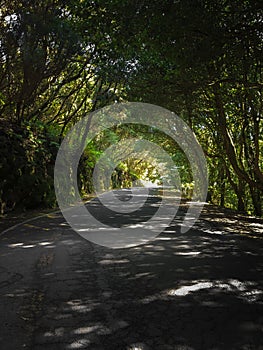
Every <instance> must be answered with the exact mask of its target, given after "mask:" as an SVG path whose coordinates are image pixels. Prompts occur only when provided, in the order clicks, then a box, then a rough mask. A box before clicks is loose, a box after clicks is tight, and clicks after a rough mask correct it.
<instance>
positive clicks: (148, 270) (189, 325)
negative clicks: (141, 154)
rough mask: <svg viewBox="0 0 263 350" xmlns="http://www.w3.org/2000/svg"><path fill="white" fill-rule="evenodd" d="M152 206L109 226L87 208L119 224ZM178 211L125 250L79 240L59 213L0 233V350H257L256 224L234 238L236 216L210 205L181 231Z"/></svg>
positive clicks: (262, 305)
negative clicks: (143, 240)
mask: <svg viewBox="0 0 263 350" xmlns="http://www.w3.org/2000/svg"><path fill="white" fill-rule="evenodd" d="M120 195H122V192H120ZM126 199H127V198H126ZM158 201H159V199H158V198H157V197H155V198H154V196H153V197H152V199H151V200H150V201H148V202H147V203H146V205H145V207H144V208H143V209H142V210H141V211H140V212H139V213H137V216H136V215H126V214H123V215H120V214H119V215H117V216H112V217H111V222H109V218H110V217H109V213H108V212H107V209H106V208H104V207H103V205H102V204H100V202H98V200H96V199H95V200H93V201H92V202H90V203H89V204H88V207H89V208H90V211H91V212H93V215H95V216H96V215H97V218H99V217H100V218H101V220H102V219H103V218H104V219H103V220H104V221H105V222H106V221H107V223H108V224H109V223H111V224H112V226H113V227H114V226H117V227H119V228H122V227H124V226H125V224H127V220H128V221H129V223H131V222H135V223H136V222H137V223H138V222H140V221H141V220H145V219H146V218H147V217H148V216H149V215H151V213H154V212H155V210H156V209H155V208H156V205H157V206H158V203H159V202H158ZM209 211H210V215H209V218H210V219H209V220H208V219H207V218H206V215H207V213H209ZM185 212H186V207H185V206H184V205H182V206H181V207H180V208H179V210H178V213H177V215H176V217H175V220H174V221H173V222H172V223H171V224H170V226H169V227H168V228H167V229H166V230H165V232H163V233H161V234H160V235H158V236H157V237H156V238H155V239H154V240H152V241H150V242H148V243H145V244H143V245H139V246H135V247H129V248H126V249H111V248H107V247H103V246H100V245H96V244H94V243H91V242H89V241H87V240H85V239H84V238H83V237H81V236H79V235H78V234H77V233H76V232H74V231H73V230H72V229H71V228H70V227H69V225H68V224H67V223H66V222H65V219H64V218H63V217H62V215H61V214H60V213H55V214H49V215H46V216H45V217H41V218H38V219H35V220H33V221H29V222H26V223H24V224H22V225H19V226H17V227H15V228H13V229H11V230H9V231H8V232H6V233H4V234H2V235H1V236H0V240H1V244H0V296H1V304H0V324H1V329H0V349H5V350H13V349H14V350H20V349H34V350H42V349H43V350H44V349H45V350H46V349H47V350H53V349H54V350H55V349H56V350H57V349H91V350H99V349H100V350H102V349H103V350H129V349H134V350H135V349H137V350H146V349H156V350H159V349H160V350H173V349H174V350H179V349H180V350H183V349H185V350H186V349H188V350H199V349H200V350H206V349H209V350H221V349H222V350H223V349H224V350H225V349H231V350H232V349H240V350H241V349H242V350H248V349H255V350H259V349H263V334H262V331H263V312H262V311H263V297H262V295H263V293H262V284H263V283H262V271H263V258H262V251H263V244H262V239H261V238H260V237H262V235H261V233H262V231H263V223H262V221H257V220H256V219H255V220H253V219H250V220H248V221H247V222H246V224H247V226H249V230H250V233H251V235H249V236H246V235H241V233H242V232H241V231H242V230H241V228H240V227H241V226H240V221H239V220H241V219H239V218H238V217H235V218H233V217H231V218H228V219H227V220H224V217H223V215H222V212H220V211H214V212H212V209H211V210H210V209H209V208H208V209H206V213H205V214H203V215H202V216H201V218H200V220H199V221H198V222H197V223H196V224H195V226H194V227H193V228H192V229H191V230H190V231H189V232H187V233H185V234H182V233H180V229H179V228H180V223H182V220H183V217H184V215H185ZM211 218H212V219H211ZM219 219H221V223H220V220H219ZM231 220H232V221H231ZM216 222H217V223H218V224H217V225H214V223H216ZM253 233H255V235H253Z"/></svg>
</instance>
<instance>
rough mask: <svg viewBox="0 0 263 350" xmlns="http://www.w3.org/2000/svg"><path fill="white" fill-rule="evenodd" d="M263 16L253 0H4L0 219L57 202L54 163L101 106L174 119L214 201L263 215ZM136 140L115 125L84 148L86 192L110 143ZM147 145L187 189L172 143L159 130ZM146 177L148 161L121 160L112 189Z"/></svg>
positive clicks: (140, 132) (0, 13) (0, 18)
mask: <svg viewBox="0 0 263 350" xmlns="http://www.w3.org/2000/svg"><path fill="white" fill-rule="evenodd" d="M262 18H263V11H262V5H261V2H260V1H257V0H239V1H238V0H234V1H231V2H230V1H227V0H215V1H213V2H211V1H208V0H197V1H190V0H177V1H171V0H169V1H168V0H165V1H162V2H160V1H156V0H154V1H147V0H146V1H131V0H125V1H118V0H98V1H90V0H82V1H76V0H70V1H64V0H55V1H53V0H52V1H51V0H44V1H41V2H40V1H35V0H33V1H29V0H22V1H6V0H4V1H1V10H0V77H1V78H0V86H1V90H0V118H1V119H0V127H1V130H0V132H1V133H0V144H1V168H0V178H1V185H0V201H1V203H2V212H3V211H4V210H6V209H5V208H13V207H14V206H18V205H22V206H26V207H28V206H29V203H32V205H33V206H34V205H35V204H33V203H37V204H44V205H54V204H55V197H54V189H53V168H54V162H55V157H56V152H57V149H58V147H59V144H60V143H61V140H62V139H63V137H64V136H65V134H66V132H67V131H68V130H69V128H70V127H71V126H72V125H73V124H74V123H75V122H76V121H78V120H80V119H81V118H83V117H84V116H86V115H87V114H88V113H90V112H92V111H94V110H96V109H99V108H101V107H103V106H105V105H108V104H111V103H114V102H118V101H141V102H148V103H152V104H156V105H160V106H162V107H165V108H167V109H169V110H171V111H174V112H175V113H176V114H177V115H179V116H180V117H181V118H182V119H183V120H184V121H185V122H187V124H188V125H189V126H190V128H191V129H192V130H193V132H194V133H195V134H196V136H197V138H198V140H199V142H200V144H201V145H202V147H203V150H204V152H205V155H206V157H207V162H208V166H209V185H210V187H209V188H210V194H211V200H212V201H213V202H214V203H215V204H218V205H221V206H227V207H231V208H236V209H239V210H241V211H244V212H248V213H254V214H256V215H259V216H261V215H262V194H263V132H262V126H263V118H262V107H263V104H262V87H263V83H262V39H263V30H262V26H263V22H262ZM132 134H136V135H137V136H139V137H142V138H143V137H146V136H145V135H146V134H148V133H147V130H146V129H145V128H143V127H142V128H138V127H136V126H130V127H121V126H120V127H118V128H116V129H114V130H109V131H108V132H107V133H104V134H103V135H98V137H97V138H96V139H94V140H93V142H91V143H90V144H89V145H88V147H87V149H86V150H85V152H84V153H83V156H82V158H81V160H80V164H79V186H80V190H81V191H82V192H83V193H86V192H92V190H93V188H92V183H91V176H92V172H93V169H94V166H95V163H96V161H97V159H98V158H99V156H100V154H101V153H102V152H103V149H105V147H106V145H107V144H109V143H112V142H117V141H118V140H120V139H121V138H125V137H127V135H132ZM147 137H148V138H153V141H154V142H156V143H158V144H160V145H161V146H162V147H166V149H168V150H169V153H170V154H171V155H172V156H173V158H174V160H175V163H176V164H178V166H179V168H180V169H181V170H180V172H181V173H180V175H181V178H182V183H183V185H184V186H186V187H187V186H188V187H189V188H190V187H191V186H192V185H191V181H192V179H191V176H189V171H188V170H189V169H188V164H187V162H186V161H185V157H184V155H183V152H182V151H181V150H180V149H179V148H178V145H175V144H173V142H172V141H171V140H169V139H167V137H166V136H165V135H162V134H161V133H158V132H156V133H153V134H150V136H149V135H148V136H147ZM146 169H149V172H148V178H149V179H156V176H157V174H156V173H155V172H154V171H153V168H151V166H150V165H149V164H147V163H145V162H140V163H138V162H136V161H135V160H131V159H127V161H126V162H122V163H121V164H120V165H119V167H118V168H116V171H115V173H114V175H113V180H112V181H113V186H127V185H129V184H130V183H131V182H132V181H134V179H135V178H140V177H141V176H142V175H143V174H144V175H143V176H146V175H145V174H146ZM8 174H9V175H8ZM157 177H158V176H157ZM25 197H26V198H27V200H26V201H25Z"/></svg>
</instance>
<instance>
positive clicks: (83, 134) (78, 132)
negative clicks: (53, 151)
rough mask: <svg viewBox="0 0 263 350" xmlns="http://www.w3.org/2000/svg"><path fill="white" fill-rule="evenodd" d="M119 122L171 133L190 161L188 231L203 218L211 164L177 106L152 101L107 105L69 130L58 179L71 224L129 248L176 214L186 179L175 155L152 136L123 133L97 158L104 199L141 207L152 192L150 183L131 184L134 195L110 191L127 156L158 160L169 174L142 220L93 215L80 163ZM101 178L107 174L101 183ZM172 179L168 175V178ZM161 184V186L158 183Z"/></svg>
mask: <svg viewBox="0 0 263 350" xmlns="http://www.w3.org/2000/svg"><path fill="white" fill-rule="evenodd" d="M120 124H139V125H146V126H148V127H150V128H152V129H154V130H158V131H160V132H162V133H165V134H167V136H169V137H171V138H172V139H173V140H174V141H175V142H176V143H177V145H178V146H179V147H180V148H181V150H182V152H184V154H185V156H186V158H187V159H188V161H189V164H190V167H191V172H192V178H193V181H194V184H195V186H194V189H193V195H192V200H191V202H190V204H189V208H188V210H187V213H186V215H185V217H184V221H183V223H182V224H181V227H180V230H181V232H182V233H185V232H187V231H188V230H189V229H190V228H191V227H192V226H193V225H194V223H195V222H196V220H197V219H198V217H199V215H200V213H201V210H202V208H203V205H204V203H205V201H206V196H207V187H208V179H207V164H206V160H205V156H204V153H203V151H202V148H201V146H200V145H199V143H198V141H197V139H196V137H195V135H194V133H193V132H192V130H191V129H190V128H189V127H188V125H187V124H186V123H185V122H184V121H183V120H182V119H180V118H179V117H178V116H177V115H175V114H174V113H173V112H171V111H169V110H167V109H164V108H162V107H159V106H155V105H152V104H147V103H137V102H129V103H119V104H113V105H110V106H107V107H104V108H102V109H100V110H98V111H95V112H93V113H91V114H90V115H88V116H86V117H85V118H83V119H82V120H80V121H79V122H78V123H76V124H75V125H74V126H73V127H72V129H71V130H70V131H69V132H68V133H67V135H66V137H65V138H64V140H63V142H62V144H61V146H60V148H59V151H58V155H57V159H56V164H55V172H54V185H55V191H56V198H57V202H58V205H59V208H60V210H61V212H62V214H63V216H64V217H65V219H66V221H67V222H68V224H69V225H70V226H71V227H72V229H74V230H75V231H76V232H77V233H78V234H79V235H80V236H82V237H83V238H85V239H86V240H89V241H91V242H93V243H96V244H99V245H102V246H106V247H110V248H126V247H133V246H137V245H140V244H144V243H147V242H148V241H150V240H153V239H154V238H155V237H157V236H158V235H159V234H160V233H161V232H163V231H164V230H165V229H166V228H167V227H169V225H170V223H171V222H172V221H173V219H174V218H175V217H176V214H177V210H178V207H179V204H180V200H181V198H180V191H179V195H178V189H180V188H181V179H180V175H179V172H178V170H177V166H176V164H174V161H173V159H172V157H171V156H170V155H169V154H168V153H167V152H166V151H165V150H164V149H162V148H161V147H160V145H157V144H155V143H153V142H150V141H149V140H144V139H139V138H130V137H127V138H126V139H125V138H122V140H121V141H119V142H118V143H115V144H112V145H110V146H109V147H108V148H107V149H105V150H104V152H103V154H102V155H101V156H100V158H99V159H98V161H97V163H96V165H95V169H94V173H93V184H94V188H95V191H96V194H97V196H98V197H99V199H100V201H101V202H102V204H103V205H104V206H105V207H107V209H110V210H112V211H114V212H117V213H132V212H136V211H137V210H139V209H140V208H141V207H142V206H143V205H145V202H146V201H147V198H148V197H149V196H150V191H149V188H150V187H151V186H149V184H148V185H147V184H146V183H145V186H144V187H142V188H138V187H136V185H135V187H133V188H131V198H130V200H127V201H123V200H120V198H119V197H118V196H116V195H115V194H114V191H110V179H111V175H112V172H113V171H114V169H115V167H116V166H117V165H118V164H119V163H120V162H121V161H123V160H126V159H127V158H128V156H130V155H131V154H132V158H135V159H143V160H144V161H147V162H148V163H149V162H153V163H154V166H155V167H156V169H157V170H158V171H159V173H160V172H163V171H165V173H166V177H165V179H164V180H163V184H162V189H161V192H162V197H161V201H160V202H159V204H158V208H157V210H156V211H155V212H154V214H153V215H152V217H151V218H149V219H147V220H145V221H143V222H140V223H139V224H137V225H134V224H133V225H129V224H127V225H123V226H122V227H115V226H114V227H113V226H110V225H107V224H105V223H103V222H100V221H99V219H98V218H97V217H95V216H94V215H92V214H91V213H90V212H89V211H88V209H87V207H86V206H85V204H84V203H83V202H82V200H81V198H80V194H79V192H78V182H77V168H78V163H79V160H80V157H81V154H82V153H83V151H84V149H85V147H86V146H87V144H88V143H89V142H90V141H91V140H92V139H94V138H95V137H96V136H97V135H98V134H100V133H101V132H103V131H104V130H106V129H109V128H112V127H114V126H117V125H118V126H119V125H120ZM101 178H104V179H106V185H107V186H106V192H105V188H103V189H102V188H101ZM166 179H167V180H166ZM153 187H156V186H153ZM171 188H172V189H177V198H176V199H175V200H174V201H173V203H172V204H171V198H170V197H169V196H170V193H171Z"/></svg>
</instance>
